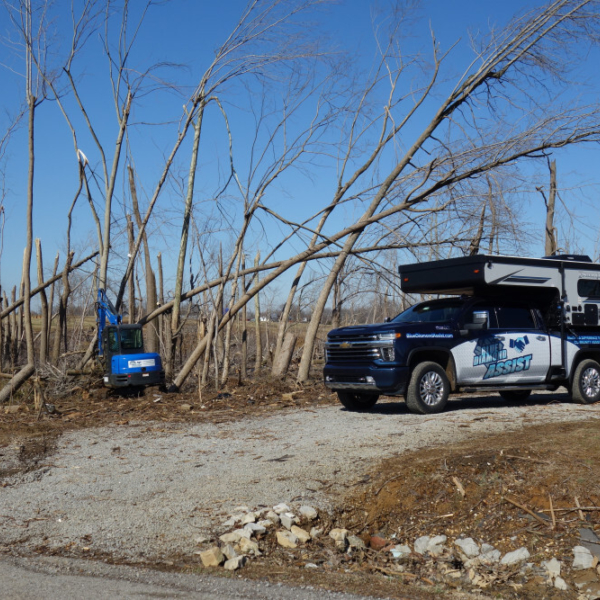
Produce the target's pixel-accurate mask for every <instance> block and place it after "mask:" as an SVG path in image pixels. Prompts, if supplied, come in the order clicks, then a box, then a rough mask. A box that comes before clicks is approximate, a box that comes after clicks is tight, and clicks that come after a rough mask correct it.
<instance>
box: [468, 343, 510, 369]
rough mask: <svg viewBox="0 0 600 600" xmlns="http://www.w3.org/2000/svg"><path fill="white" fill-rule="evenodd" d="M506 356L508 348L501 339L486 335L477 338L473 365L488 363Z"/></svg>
mask: <svg viewBox="0 0 600 600" xmlns="http://www.w3.org/2000/svg"><path fill="white" fill-rule="evenodd" d="M503 358H506V350H505V349H504V344H503V343H502V341H501V340H499V339H497V338H495V337H493V336H486V337H481V338H479V339H478V340H477V345H476V346H475V350H473V366H474V367H476V366H478V365H487V364H489V363H492V362H496V361H498V360H501V359H503Z"/></svg>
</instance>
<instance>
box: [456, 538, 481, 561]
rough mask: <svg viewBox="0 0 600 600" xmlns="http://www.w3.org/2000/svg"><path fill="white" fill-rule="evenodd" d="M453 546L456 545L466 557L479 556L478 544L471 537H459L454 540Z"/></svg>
mask: <svg viewBox="0 0 600 600" xmlns="http://www.w3.org/2000/svg"><path fill="white" fill-rule="evenodd" d="M454 545H455V546H458V547H459V548H460V549H461V551H462V553H463V554H464V555H465V556H467V557H468V558H474V557H475V556H479V552H480V550H479V546H478V545H477V543H476V542H475V540H474V539H473V538H461V539H458V540H456V541H455V542H454Z"/></svg>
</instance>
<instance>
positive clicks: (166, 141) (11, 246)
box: [0, 0, 600, 289]
mask: <svg viewBox="0 0 600 600" xmlns="http://www.w3.org/2000/svg"><path fill="white" fill-rule="evenodd" d="M69 4H70V3H69V2H66V0H59V2H58V3H57V10H56V13H55V16H56V20H55V21H54V22H53V26H52V27H53V30H54V31H56V33H57V34H58V36H57V37H59V38H60V37H61V36H63V40H62V42H59V41H57V42H56V43H55V44H54V45H53V46H52V51H53V52H55V53H56V54H60V53H61V52H63V51H64V49H65V47H66V46H65V39H66V38H64V33H63V32H64V31H66V27H67V26H68V19H67V17H68V6H69ZM536 4H537V3H533V2H529V1H527V2H523V1H517V0H508V1H505V2H501V3H499V2H495V1H494V2H492V1H490V0H479V1H477V0H462V1H460V2H447V1H444V0H425V1H424V2H423V3H422V4H421V7H420V9H419V13H420V14H421V15H422V16H424V17H425V18H424V20H423V21H421V22H419V23H415V26H414V30H413V31H412V32H411V33H412V35H411V36H409V37H407V38H406V40H405V41H404V43H405V44H406V47H407V48H409V49H411V50H413V49H416V48H418V47H423V48H424V50H425V51H427V50H428V48H429V47H430V43H429V40H428V39H427V35H428V29H429V26H431V29H432V30H433V31H435V34H436V38H437V40H438V42H439V43H440V44H441V47H442V48H444V49H449V48H450V47H451V46H452V45H453V44H455V43H456V44H457V45H456V47H455V48H454V50H453V51H452V53H451V55H450V57H449V61H448V66H449V70H448V71H446V75H447V76H449V77H452V76H458V75H460V74H461V73H462V70H463V68H464V65H465V62H466V61H467V60H468V59H469V57H470V56H471V53H470V50H469V48H468V31H469V30H470V31H471V32H472V33H473V34H476V32H477V31H482V32H484V33H485V32H487V30H488V29H489V27H491V26H497V27H501V26H503V25H504V24H505V23H506V22H507V21H508V20H509V18H510V17H511V16H512V15H513V14H514V13H515V12H516V11H520V10H523V9H524V8H526V7H528V6H535V5H536ZM244 5H245V2H243V1H240V0H228V1H227V2H222V3H215V2H206V1H196V0H178V1H174V2H171V3H164V4H162V5H158V6H155V7H153V8H152V9H151V10H150V12H149V13H148V15H147V18H146V21H145V23H144V26H143V28H142V29H141V31H140V34H139V38H138V40H137V43H136V46H135V51H134V55H133V64H135V65H139V68H141V69H142V68H144V65H149V64H153V63H158V62H169V63H177V64H180V65H182V67H181V69H180V70H178V71H177V77H178V81H179V82H180V83H181V84H182V86H183V87H182V92H183V93H182V94H177V93H157V94H155V95H153V96H152V101H151V103H150V104H147V105H145V107H144V108H143V109H142V108H137V107H136V108H134V111H133V120H134V121H143V122H144V123H148V122H149V121H154V122H159V121H161V120H163V119H173V120H175V119H177V118H178V117H179V115H180V114H181V106H182V103H183V99H184V97H185V94H186V93H189V91H191V89H192V87H191V86H193V85H194V84H195V82H197V81H198V79H199V77H200V76H201V74H202V73H203V72H204V70H205V69H206V66H207V61H209V60H210V59H211V57H212V56H213V54H212V52H213V49H214V48H216V47H218V46H219V45H220V44H221V43H222V41H223V40H224V39H225V38H226V36H227V34H228V32H229V31H231V29H232V27H233V26H234V24H235V22H236V21H237V18H238V15H239V14H240V12H241V10H242V8H243V6H244ZM138 6H139V5H138ZM0 10H4V9H0ZM372 10H373V3H371V2H369V1H367V0H346V1H341V2H339V3H338V4H336V5H333V6H331V7H329V8H327V9H323V11H322V13H321V15H320V19H321V20H320V22H319V23H318V24H317V22H316V21H315V22H313V23H312V24H310V25H309V26H311V27H315V28H317V29H318V31H319V34H320V36H321V37H322V39H323V42H324V43H326V44H327V45H329V46H330V47H333V48H337V49H339V50H340V51H347V52H350V53H353V54H354V55H355V56H357V57H358V58H357V60H358V61H360V62H362V65H361V66H363V67H364V68H368V65H369V63H370V61H371V60H372V57H373V55H374V46H373V32H372V26H371V14H372ZM133 16H134V15H132V17H133ZM0 25H1V28H0V33H1V34H3V35H4V36H6V35H8V33H7V32H8V31H9V24H8V22H7V21H6V18H5V15H4V14H2V16H0ZM583 52H584V49H582V53H583ZM595 56H596V55H595V54H594V55H591V56H587V55H585V56H584V55H582V57H581V66H580V68H579V71H578V76H579V78H580V80H585V79H586V78H589V81H587V83H589V85H590V94H591V95H593V94H596V93H597V91H598V90H597V84H598V77H597V69H594V68H590V64H594V62H595V61H594V57H595ZM596 58H597V56H596ZM82 59H84V60H83V64H85V67H84V68H78V82H79V85H80V86H81V92H82V96H83V97H84V101H85V102H86V107H87V109H88V110H89V112H90V115H91V117H92V119H93V121H94V123H95V124H96V128H97V131H98V134H99V136H100V137H101V139H102V141H103V143H104V144H105V145H106V148H107V150H109V151H112V146H113V143H114V138H115V135H116V125H115V118H114V107H113V104H112V99H111V97H110V90H109V87H108V85H107V83H108V76H107V69H106V59H105V57H104V56H103V53H102V51H101V44H100V40H99V38H98V36H97V35H94V36H92V38H90V40H89V41H88V43H87V46H86V48H85V51H84V54H83V55H82ZM596 64H597V63H596ZM0 65H1V66H0V89H1V90H2V96H1V98H0V105H1V107H2V110H1V111H0V127H1V128H2V129H1V131H3V130H4V128H5V127H6V125H7V123H8V122H9V120H10V115H14V114H16V112H17V111H18V108H19V104H20V102H21V99H22V97H23V79H22V77H20V76H19V75H18V74H15V71H16V72H21V73H22V72H23V65H22V63H21V61H20V58H19V57H18V56H17V55H15V53H14V51H13V50H12V49H11V48H10V47H8V46H7V45H6V44H4V45H3V46H0ZM165 72H166V71H165ZM186 85H187V86H189V87H187V88H186V87H185V86H186ZM234 91H235V94H232V95H231V96H227V94H226V93H225V94H224V97H225V100H226V102H227V103H228V106H230V107H231V115H232V127H233V128H235V135H236V143H237V144H238V147H239V148H240V150H239V152H240V154H243V152H244V151H245V150H244V149H246V150H247V146H248V144H249V140H248V139H245V137H247V136H249V135H250V132H251V129H252V128H251V127H249V125H248V122H245V120H248V119H250V118H251V115H249V113H248V112H247V111H238V112H236V111H235V109H234V107H235V106H236V105H238V104H239V105H242V104H243V103H244V98H243V97H242V95H241V93H240V90H239V88H238V89H236V90H234ZM65 103H66V104H67V106H68V107H69V108H70V110H73V114H75V112H74V108H75V107H74V103H73V99H72V98H71V97H67V98H65ZM37 117H38V119H37V122H36V155H37V161H36V175H35V200H34V202H35V208H34V236H35V237H40V238H41V239H42V245H43V248H44V260H45V268H46V271H48V270H49V268H50V265H51V262H52V261H53V258H54V256H55V254H56V252H57V250H60V252H61V256H63V257H64V243H65V233H64V232H65V229H66V213H67V210H68V207H69V205H70V204H71V202H72V200H73V195H74V192H75V189H76V186H77V178H76V170H75V168H74V166H76V163H75V157H74V150H73V144H72V140H71V137H70V135H69V132H68V130H67V128H66V126H65V122H64V120H63V118H62V116H61V115H60V113H59V111H58V107H57V106H56V103H55V102H52V101H46V102H44V103H42V104H41V105H40V107H39V109H38V113H37ZM75 123H76V125H77V127H78V128H79V127H81V126H82V125H83V123H82V120H81V117H79V116H77V117H75ZM205 126H206V133H205V134H204V133H203V146H202V152H201V163H200V167H199V183H198V196H199V200H200V199H201V198H202V196H203V195H205V196H206V197H210V196H211V194H213V193H214V191H215V189H217V188H218V179H219V177H218V176H217V174H218V173H219V172H221V173H224V172H225V171H226V169H227V165H226V157H224V155H223V150H224V148H225V147H226V144H227V141H226V137H225V129H224V126H223V121H222V118H221V116H220V113H219V111H218V110H217V109H216V106H214V105H213V106H212V107H211V108H210V110H209V111H208V113H207V119H206V123H205ZM175 132H176V128H175V127H174V125H173V123H169V124H167V125H164V124H163V125H155V126H147V125H144V126H142V125H140V126H139V127H136V128H135V130H134V131H133V132H132V138H131V139H132V144H134V145H135V164H136V167H137V168H138V170H139V172H140V176H141V181H140V185H141V186H143V187H142V189H140V195H141V201H142V204H144V203H145V200H144V198H145V197H147V195H149V194H151V192H152V189H153V186H154V184H155V181H156V178H157V174H158V172H159V171H160V169H161V166H162V164H163V156H164V154H165V153H166V152H168V151H169V150H170V148H171V146H172V144H173V142H174V135H175ZM79 146H80V148H81V149H82V150H83V151H84V152H85V153H86V155H87V156H88V158H89V160H90V164H91V165H92V166H93V167H94V168H95V169H98V173H99V172H100V171H99V163H98V159H99V156H98V153H97V151H96V149H95V147H94V144H93V141H92V139H91V137H90V136H89V134H87V133H86V132H84V130H83V129H81V133H80V137H79ZM188 147H189V146H188ZM26 156H27V155H26V128H25V126H24V125H22V126H21V127H20V128H19V129H18V130H17V131H16V132H15V133H14V134H13V136H12V137H11V139H10V142H9V144H8V146H7V150H6V155H5V160H4V162H3V165H2V166H3V167H4V174H5V186H6V197H5V200H4V207H5V214H6V225H5V229H4V240H3V253H2V258H1V272H0V279H1V281H0V283H1V284H2V286H3V288H4V289H6V288H9V287H11V286H12V285H14V284H17V283H18V281H19V280H20V273H21V261H22V251H23V247H24V243H25V235H24V230H25V228H24V223H25V182H26V175H27V160H26ZM555 157H556V158H557V161H558V173H559V187H560V188H561V196H562V197H563V198H564V199H565V200H567V201H568V202H569V204H570V206H571V208H572V209H573V210H574V211H575V212H576V214H577V215H580V216H581V217H582V220H581V222H580V223H579V224H578V226H577V231H576V232H574V233H573V234H572V237H573V238H574V239H576V240H577V241H578V244H579V248H577V249H578V250H583V251H586V252H588V253H590V254H591V255H594V256H597V255H598V252H599V249H598V248H597V244H596V235H597V234H596V231H595V226H594V223H595V222H597V217H598V212H597V209H596V207H595V206H593V203H594V200H595V198H596V196H597V193H598V186H599V184H600V181H599V177H598V159H599V158H600V152H599V151H598V149H597V148H595V147H589V146H586V147H583V148H569V149H565V150H561V151H560V152H556V154H555ZM187 165H188V159H187V155H186V153H185V152H184V153H183V154H182V160H181V163H180V164H179V165H178V167H179V169H180V170H179V173H180V174H181V177H182V178H183V177H185V176H186V170H187ZM525 172H526V173H528V174H529V177H530V182H529V183H530V185H525V186H524V189H523V194H522V195H523V199H524V202H525V204H524V206H525V212H524V214H523V218H524V219H525V220H527V221H531V222H534V221H537V222H536V223H535V227H536V228H537V229H538V231H536V236H535V237H534V236H532V238H531V242H529V243H528V247H529V249H530V253H531V254H532V255H534V256H535V255H541V254H542V253H543V245H542V243H541V241H540V239H541V238H540V235H541V230H542V221H543V219H542V216H543V215H542V210H543V205H542V200H541V196H540V195H539V193H538V192H536V191H535V186H536V185H539V184H540V183H544V182H545V181H546V177H547V168H546V166H545V163H539V164H538V165H532V166H530V167H527V169H526V171H525ZM311 175H312V176H311V178H310V179H307V178H306V177H305V175H304V174H301V173H294V174H290V175H289V176H287V177H285V178H283V179H282V183H281V184H280V186H279V187H278V188H275V189H276V191H277V192H278V193H279V194H280V197H281V200H280V201H281V203H282V204H283V206H282V210H283V209H284V208H285V210H283V212H285V214H286V216H289V217H290V218H298V219H300V218H302V217H303V216H305V215H307V214H309V212H312V210H309V209H311V208H314V210H316V209H317V208H318V207H320V206H323V205H324V204H326V202H327V200H328V198H330V197H331V193H332V189H333V187H334V185H335V171H334V170H333V169H332V168H331V167H330V166H328V167H324V168H318V166H315V168H314V170H313V172H312V173H311ZM125 187H126V186H125V181H124V179H123V178H121V179H120V180H119V183H118V190H117V196H118V198H126V196H127V193H126V190H125ZM298 190H301V192H302V193H301V194H299V193H298ZM236 207H237V205H236V204H233V203H232V204H230V205H227V204H224V208H225V210H226V211H230V212H231V213H232V214H231V218H235V212H236V210H237V208H236ZM114 208H115V217H116V218H117V223H116V228H117V229H118V228H119V227H122V224H123V219H122V217H123V212H124V210H125V209H120V208H119V206H118V203H117V204H116V205H115V207H114ZM102 209H103V207H102V206H101V205H100V206H99V207H98V210H99V212H100V213H101V211H102ZM158 210H159V212H160V218H161V219H164V220H166V221H167V222H168V223H169V224H170V227H171V229H170V230H169V229H167V230H166V231H171V233H173V234H174V237H173V236H171V237H169V239H164V238H163V237H155V238H154V241H153V244H152V249H153V252H154V254H155V253H156V252H159V251H160V252H162V253H163V256H164V257H165V261H166V264H167V265H169V264H171V263H170V261H172V260H173V259H174V256H175V253H176V251H177V241H176V240H177V234H178V231H179V229H180V227H181V218H180V216H181V199H180V195H179V194H178V192H177V190H176V188H175V186H172V185H171V186H169V188H168V190H166V192H165V193H164V194H163V196H162V197H161V199H160V201H159V205H158ZM307 211H309V212H307ZM341 214H344V213H341ZM590 215H593V219H590ZM350 216H351V215H349V214H346V217H348V218H349V217H350ZM100 217H101V218H102V214H100ZM119 217H120V218H119ZM338 223H340V221H337V222H336V225H337V224H338ZM200 225H203V224H202V223H201V224H200ZM157 226H158V225H157V224H156V223H154V224H153V225H152V226H151V230H152V227H157ZM271 227H273V226H272V225H269V226H268V227H267V229H266V230H265V232H264V239H263V244H264V246H265V250H266V247H267V246H268V243H269V242H270V241H271V239H277V238H278V237H279V235H280V234H279V233H278V230H279V228H277V227H273V228H272V229H271ZM94 235H95V233H94V227H93V223H92V221H91V218H90V214H89V208H88V206H87V202H86V200H85V198H80V199H79V201H78V205H77V208H76V210H75V213H74V230H73V244H74V248H75V249H76V250H77V252H78V256H82V255H83V254H84V253H87V252H88V248H90V247H91V244H93V242H94V240H95V237H94ZM173 240H175V243H174V241H173ZM61 263H62V261H61ZM117 271H118V267H115V272H114V273H113V275H114V276H115V277H117V278H118V277H119V276H120V274H119V273H118V272H117ZM32 272H33V273H34V272H35V271H34V269H32ZM34 279H35V277H34Z"/></svg>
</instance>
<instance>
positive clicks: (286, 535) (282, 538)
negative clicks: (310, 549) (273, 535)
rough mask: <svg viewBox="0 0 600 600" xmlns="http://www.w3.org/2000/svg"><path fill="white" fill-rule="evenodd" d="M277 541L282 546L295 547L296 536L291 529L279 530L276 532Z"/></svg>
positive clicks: (296, 543)
mask: <svg viewBox="0 0 600 600" xmlns="http://www.w3.org/2000/svg"><path fill="white" fill-rule="evenodd" d="M277 543H278V544H279V545H280V546H283V547H284V548H297V547H298V538H297V537H296V536H295V535H294V534H293V533H292V532H291V531H285V530H280V531H278V532H277Z"/></svg>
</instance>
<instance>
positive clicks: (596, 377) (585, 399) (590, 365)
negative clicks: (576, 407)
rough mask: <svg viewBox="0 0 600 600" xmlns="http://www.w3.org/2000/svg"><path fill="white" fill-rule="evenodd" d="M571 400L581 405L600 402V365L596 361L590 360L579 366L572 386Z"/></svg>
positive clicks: (583, 361) (582, 362)
mask: <svg viewBox="0 0 600 600" xmlns="http://www.w3.org/2000/svg"><path fill="white" fill-rule="evenodd" d="M571 398H573V400H574V401H575V402H579V404H593V403H594V402H598V401H599V400H600V365H599V364H598V363H597V362H596V361H595V360H591V359H589V358H588V359H586V360H582V361H581V362H580V363H579V364H578V365H577V368H576V369H575V374H574V375H573V383H572V384H571Z"/></svg>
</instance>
